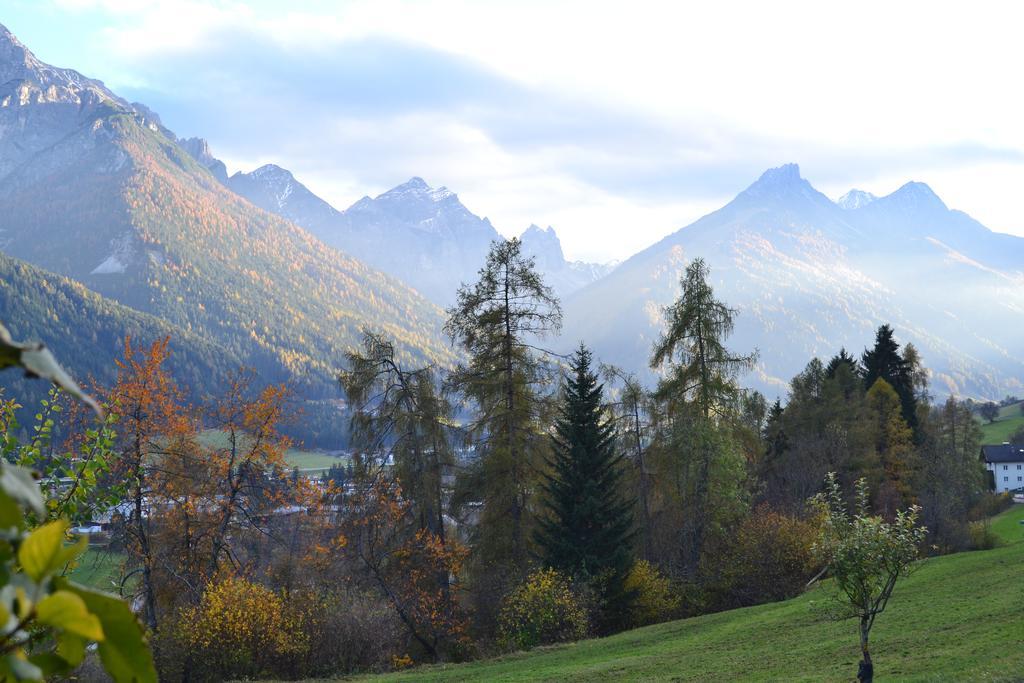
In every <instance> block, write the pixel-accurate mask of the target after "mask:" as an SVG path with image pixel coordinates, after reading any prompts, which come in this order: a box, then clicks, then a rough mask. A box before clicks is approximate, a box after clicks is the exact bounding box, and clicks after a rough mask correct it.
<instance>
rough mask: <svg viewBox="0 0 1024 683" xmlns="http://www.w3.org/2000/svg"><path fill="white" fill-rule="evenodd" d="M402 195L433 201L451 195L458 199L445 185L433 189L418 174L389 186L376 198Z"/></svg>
mask: <svg viewBox="0 0 1024 683" xmlns="http://www.w3.org/2000/svg"><path fill="white" fill-rule="evenodd" d="M403 196H412V197H417V198H424V199H428V200H430V201H434V202H440V201H443V200H445V199H449V198H451V197H455V198H456V200H457V199H458V197H456V195H455V193H454V192H452V191H451V190H449V189H448V188H447V187H444V186H441V187H438V188H436V189H435V188H433V187H431V186H430V185H428V184H427V181H425V180H424V179H423V178H420V177H419V176H413V177H412V178H410V179H409V180H407V181H405V182H404V183H402V184H401V185H398V186H396V187H393V188H391V189H390V190H388V191H387V192H385V193H384V194H382V195H380V197H378V199H381V198H387V199H396V198H400V197H403Z"/></svg>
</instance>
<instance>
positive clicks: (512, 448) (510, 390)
mask: <svg viewBox="0 0 1024 683" xmlns="http://www.w3.org/2000/svg"><path fill="white" fill-rule="evenodd" d="M504 290H505V291H504V294H505V309H504V311H503V313H504V316H505V339H504V340H503V341H504V344H503V345H504V353H505V359H504V360H505V413H506V415H505V431H506V432H507V433H506V435H505V437H506V438H507V439H508V457H509V463H510V466H511V469H512V476H513V479H512V501H513V502H512V510H511V511H510V512H511V513H512V553H513V562H514V563H515V565H516V570H517V571H518V570H519V569H520V566H519V565H520V562H521V561H522V558H523V555H524V552H523V527H522V516H523V501H521V500H520V495H521V488H522V482H521V481H520V477H519V466H520V463H519V462H518V461H517V460H518V458H517V454H516V440H515V435H514V434H513V431H514V428H515V415H514V414H513V413H514V407H515V383H514V377H515V373H514V371H513V368H512V303H511V301H510V296H511V292H510V291H509V272H508V266H505V280H504Z"/></svg>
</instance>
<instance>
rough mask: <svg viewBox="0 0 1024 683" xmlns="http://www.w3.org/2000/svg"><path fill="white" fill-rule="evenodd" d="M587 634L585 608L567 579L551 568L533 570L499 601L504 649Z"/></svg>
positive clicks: (500, 627) (499, 625)
mask: <svg viewBox="0 0 1024 683" xmlns="http://www.w3.org/2000/svg"><path fill="white" fill-rule="evenodd" d="M586 634H587V611H586V609H585V608H584V607H583V605H582V604H581V601H580V600H579V598H578V597H577V596H576V595H575V594H574V593H573V590H572V587H571V586H570V584H569V581H568V580H567V579H566V578H565V577H564V576H562V575H561V574H559V573H558V572H557V571H555V570H554V569H542V570H540V571H537V572H534V573H533V574H531V575H530V576H529V577H527V579H526V581H525V582H523V584H522V585H520V586H519V587H518V588H516V589H515V590H514V591H512V592H511V593H510V594H509V595H508V596H507V597H506V598H505V600H504V601H503V603H502V606H501V612H500V614H499V616H498V638H499V641H500V643H501V645H502V647H505V648H507V649H519V650H528V649H530V648H531V647H534V646H536V645H546V644H549V643H559V642H564V641H567V640H578V639H580V638H582V637H584V636H585V635H586Z"/></svg>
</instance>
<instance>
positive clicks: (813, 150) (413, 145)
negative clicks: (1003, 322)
mask: <svg viewBox="0 0 1024 683" xmlns="http://www.w3.org/2000/svg"><path fill="white" fill-rule="evenodd" d="M56 1H57V2H58V3H59V4H60V5H61V6H62V7H64V8H65V9H68V10H71V11H78V12H94V13H95V12H107V13H109V15H110V21H109V24H108V26H107V28H106V29H105V34H104V35H105V37H106V39H107V49H108V50H109V61H111V62H116V63H117V64H119V65H120V66H119V67H118V69H117V74H118V75H117V77H116V78H114V79H110V80H111V81H112V85H114V86H115V87H116V86H118V85H119V84H123V85H128V86H134V87H139V86H140V85H145V86H149V87H151V88H153V89H155V90H160V89H161V87H166V84H164V83H163V82H162V81H161V80H160V79H161V78H162V76H161V70H160V69H158V68H156V66H155V65H163V66H164V67H166V66H167V65H168V64H170V65H173V64H175V63H176V62H177V60H182V59H185V58H187V57H188V56H189V55H193V54H195V53H197V52H202V51H204V50H209V49H210V47H211V45H214V44H216V42H217V41H218V40H221V39H222V37H223V35H224V34H225V32H231V33H232V34H233V35H235V36H236V37H237V36H245V35H247V36H250V37H251V40H253V41H263V42H264V43H266V44H267V45H273V46H276V47H277V48H278V49H280V50H283V51H284V52H286V53H291V54H302V55H305V56H306V57H310V56H314V57H315V55H317V54H319V53H320V52H323V53H325V54H328V53H331V51H332V50H334V49H335V48H336V47H337V46H338V45H340V44H349V43H351V42H352V41H356V40H363V39H367V38H380V37H384V38H387V39H389V40H391V41H394V42H396V43H400V44H411V45H421V46H426V47H430V48H433V49H434V50H438V51H442V52H443V53H446V54H449V55H456V56H458V57H461V58H463V59H464V60H466V63H467V64H474V65H478V66H480V67H482V68H484V69H485V70H490V71H491V72H493V73H494V74H496V75H500V76H501V77H503V78H505V79H507V80H508V82H509V83H511V84H513V85H514V86H515V87H519V88H521V89H522V92H523V93H526V94H527V95H530V96H531V97H535V98H536V100H537V102H539V103H540V105H541V106H543V105H547V104H549V102H552V101H555V100H554V94H557V98H558V101H560V102H565V103H575V109H573V108H569V109H568V110H566V113H565V116H567V117H569V118H570V119H571V117H572V116H578V117H579V126H580V127H585V126H586V125H588V124H590V123H591V122H590V121H588V120H587V119H588V116H587V112H594V114H595V115H596V116H608V117H609V118H608V122H607V124H606V125H607V130H606V135H607V139H604V140H602V139H600V136H598V135H583V136H580V135H572V134H571V133H572V131H571V128H572V126H571V125H569V124H571V123H572V121H571V120H570V121H569V124H563V123H559V122H556V123H550V122H549V123H547V124H545V125H548V128H545V129H543V130H545V131H551V130H554V131H558V130H563V129H564V130H565V131H566V135H567V136H568V137H569V138H570V139H567V140H566V141H562V142H560V141H559V140H556V139H543V140H541V139H538V141H537V142H536V143H535V144H533V145H529V144H524V143H523V141H522V140H516V141H515V142H512V141H510V140H509V139H508V136H509V135H515V134H525V133H524V132H523V131H525V130H528V128H524V127H523V126H522V125H520V124H521V123H522V122H523V120H526V119H527V117H537V116H538V111H537V110H535V109H532V108H531V106H530V105H536V104H537V102H522V103H520V105H522V108H521V109H520V108H518V106H517V105H516V104H515V103H510V104H509V105H508V109H507V111H506V112H505V113H506V115H507V117H508V118H509V119H515V118H516V117H517V116H518V117H520V118H521V119H522V120H521V121H519V122H515V121H512V123H509V122H497V123H496V122H495V118H494V115H493V112H492V113H489V114H488V116H486V117H484V116H482V115H481V113H480V112H479V111H472V110H471V109H466V108H460V109H452V110H450V111H444V112H432V113H430V114H424V113H423V112H421V111H411V112H407V113H404V114H403V113H401V112H400V113H397V114H396V113H394V112H390V113H389V114H387V115H379V116H377V115H373V114H367V115H365V116H364V117H363V118H362V119H360V118H359V117H357V116H354V115H352V114H351V113H349V114H339V115H338V116H336V117H333V118H331V119H330V120H331V121H333V123H332V124H330V126H329V129H328V130H316V131H310V130H308V129H306V130H296V131H295V135H296V136H299V135H301V134H305V135H306V136H307V137H308V138H309V139H308V140H305V141H304V140H298V139H296V140H295V141H294V142H293V143H291V144H282V145H281V146H278V147H275V148H274V149H273V150H272V153H273V154H274V155H278V156H274V158H272V159H271V158H269V157H264V156H261V154H262V153H253V150H252V149H243V148H242V147H240V146H237V145H235V144H234V143H232V142H230V141H228V140H226V139H225V140H219V139H217V137H216V136H213V135H211V137H212V138H213V139H212V140H211V142H212V144H213V145H214V148H215V150H224V151H225V152H226V153H227V155H228V157H229V161H233V162H235V163H239V164H246V163H248V161H249V160H250V159H253V160H255V159H257V158H258V159H260V160H266V161H270V160H273V161H275V162H277V163H279V164H281V165H283V166H286V167H289V168H292V169H293V170H294V171H295V172H296V174H297V175H299V177H300V179H304V180H306V181H308V184H309V185H311V187H313V188H314V189H315V191H317V192H318V193H321V194H323V195H324V196H325V197H328V198H329V199H331V200H332V201H334V202H336V203H338V204H342V205H344V204H346V203H347V202H349V201H352V200H354V199H356V198H358V197H359V196H361V195H362V194H372V193H375V192H378V191H380V190H383V189H386V185H387V183H397V182H400V181H401V180H404V179H405V177H407V176H409V175H414V174H415V175H423V176H424V177H426V178H427V180H428V181H429V182H431V183H435V184H446V185H449V186H450V187H451V188H452V189H454V190H455V191H457V192H459V194H460V195H461V196H462V197H463V198H464V199H465V200H466V202H467V204H468V205H469V206H470V208H471V209H472V210H474V211H475V212H477V213H480V214H483V215H488V216H490V217H491V218H492V220H494V222H495V224H496V225H497V226H498V227H499V229H502V230H504V231H506V232H509V233H514V232H519V231H520V230H521V229H522V228H523V227H525V225H526V224H528V223H530V222H538V223H551V224H553V225H554V226H555V227H556V229H557V230H558V231H559V233H560V234H561V235H562V236H563V241H564V242H565V245H566V250H567V252H568V253H569V254H570V255H572V256H587V257H589V258H596V257H602V258H608V257H613V256H614V257H623V256H626V255H628V252H629V251H630V250H635V249H636V248H638V247H642V246H644V245H646V244H649V243H650V242H653V241H654V240H655V239H657V238H659V237H661V236H662V235H664V234H665V233H667V232H668V231H670V230H672V229H674V228H677V227H680V225H682V224H684V223H687V222H689V221H691V220H693V219H694V218H696V217H698V215H699V214H700V213H702V212H703V211H705V210H706V209H708V208H712V207H713V206H714V203H715V202H720V201H721V200H722V199H723V198H727V195H726V194H724V193H723V191H722V189H721V188H722V185H723V184H732V185H734V186H733V187H732V190H733V191H739V190H740V189H742V187H743V186H744V185H745V184H746V183H747V182H750V181H752V180H753V179H754V178H755V177H756V172H755V170H754V169H755V168H757V166H769V165H775V164H777V163H782V162H787V161H797V162H800V163H802V164H803V167H804V170H805V173H806V174H807V175H808V176H809V179H810V180H811V181H812V182H813V183H815V184H817V185H819V186H820V187H821V189H823V190H825V191H827V192H829V193H830V194H832V195H837V194H840V193H841V192H842V191H845V189H847V188H848V187H849V186H854V185H856V186H862V187H864V189H869V190H872V191H876V192H878V191H879V190H881V192H882V193H884V192H885V191H886V190H891V189H893V188H894V187H896V186H898V185H900V184H902V182H904V181H905V180H908V179H910V178H911V177H913V178H914V179H917V180H922V181H925V182H928V183H929V184H931V185H932V186H933V187H934V188H935V190H936V191H937V192H938V193H939V195H940V196H941V197H943V199H944V200H945V201H946V202H947V203H948V204H949V205H950V206H953V207H956V208H961V209H963V210H965V211H967V212H968V213H971V214H972V215H974V216H975V217H977V218H978V219H979V220H982V221H983V222H984V223H986V224H987V225H989V226H990V227H992V228H994V229H999V230H1004V231H1010V232H1016V233H1018V234H1024V216H1022V215H1021V213H1020V211H1019V207H1018V205H1017V204H1018V202H1017V199H1016V195H1017V193H1016V189H1017V188H1019V187H1020V186H1021V181H1022V180H1024V165H1022V164H1021V163H1020V161H1019V159H1018V160H1013V154H1014V153H1016V154H1017V155H1018V156H1019V155H1021V154H1024V128H1022V127H1021V126H1020V124H1019V122H1020V120H1021V119H1022V117H1024V93H1022V91H1021V89H1020V88H1019V87H1017V82H1018V80H1019V74H1018V73H1017V71H1018V66H1019V65H1020V64H1021V63H1024V44H1022V43H1021V41H1019V37H1018V35H1017V34H1018V32H1019V26H1020V25H1021V21H1020V19H1021V18H1022V17H1021V16H1020V10H1018V9H1017V7H1016V5H1013V4H979V3H974V4H972V5H965V4H963V3H953V2H927V3H925V2H901V3H892V2H879V1H871V2H863V3H858V4H857V5H856V6H850V5H839V4H835V3H822V2H818V1H800V2H795V1H794V2H776V3H763V2H715V3H698V2H692V3H689V2H686V3H664V2H653V1H649V0H635V1H633V2H629V3H613V4H603V3H593V2H577V1H574V0H573V1H564V2H553V1H551V0H545V1H543V2H542V1H537V0H521V1H519V2H514V3H513V2H509V3H497V2H477V1H468V0H437V1H434V2H402V1H399V0H372V1H364V0H359V1H355V2H347V3H336V2H329V1H326V0H324V1H317V0H307V1H306V2H293V3H288V4H285V3H279V2H273V1H270V0H268V1H266V2H252V3H245V2H241V1H239V0H219V1H214V0H211V1H209V2H204V1H202V0H180V1H178V2H168V1H167V0H160V1H159V2H157V1H155V0H154V1H149V0H145V1H140V0H131V1H129V0H56ZM189 65H190V68H206V69H208V70H209V71H210V72H215V71H216V70H217V69H218V64H217V63H209V64H206V65H205V66H203V65H201V64H197V62H195V61H192V62H189ZM97 75H98V76H100V77H104V76H105V75H104V74H97ZM189 76H192V74H189ZM195 76H196V77H198V76H199V75H198V74H196V75H195ZM227 76H228V77H230V76H231V74H230V73H229V74H227ZM118 79H119V80H118ZM324 87H329V84H325V86H324ZM165 94H166V95H167V96H173V95H174V93H173V92H172V91H170V89H169V90H168V92H167V93H165ZM242 95H244V93H241V94H238V96H242ZM208 96H209V98H210V99H211V100H212V99H214V98H216V97H218V96H224V95H223V94H221V93H217V92H210V93H208ZM310 96H311V97H314V96H316V93H315V92H310ZM545 98H547V99H545ZM188 106H191V107H197V108H198V107H202V106H210V105H209V103H206V105H204V102H203V101H202V100H200V99H195V100H191V101H190V102H189V104H188ZM610 112H611V113H610ZM260 114H261V112H253V116H259V115H260ZM631 117H632V118H631ZM512 124H515V125H512ZM632 124H636V126H637V127H636V128H631V127H630V126H631V125H632ZM268 125H276V126H280V125H283V124H282V122H281V121H273V122H269V124H268ZM324 125H325V126H327V124H326V123H325V124H324ZM510 125H511V126H512V128H511V129H509V126H510ZM559 126H562V127H561V128H559ZM188 132H190V133H200V134H202V132H203V131H201V130H197V131H188ZM617 135H620V136H625V137H624V138H623V140H622V141H621V143H620V144H617V142H618V141H617V140H616V139H615V136H617ZM629 136H634V137H629ZM638 141H639V142H638ZM325 145H334V146H335V147H334V148H333V149H332V150H329V151H331V152H332V154H333V161H332V158H328V155H327V154H326V151H327V150H325ZM315 148H319V150H320V152H321V156H318V155H317V154H315V153H314V152H316V149H315ZM339 159H340V160H341V161H338V160H339ZM355 164H363V166H362V167H356V166H354V165H355ZM716 166H717V167H725V166H729V168H731V169H732V170H731V171H730V172H729V173H726V171H723V170H721V168H719V170H718V171H717V172H719V173H721V174H722V175H723V178H725V180H719V181H716V182H715V183H713V184H709V183H705V182H703V181H701V180H700V171H701V169H703V168H705V167H707V168H708V169H713V168H714V167H716ZM616 171H617V172H618V175H616ZM709 173H710V171H709ZM730 174H731V175H730ZM659 175H662V176H664V178H665V180H664V184H665V187H664V188H661V189H659V190H658V191H657V192H653V191H652V192H647V193H645V192H643V191H641V189H638V186H640V187H642V186H643V185H644V184H656V183H654V180H653V179H657V178H658V177H659ZM627 176H633V177H635V179H636V180H635V182H633V183H631V182H630V181H629V178H628V177H627ZM676 187H678V190H676V189H675V188H676ZM687 190H690V191H689V192H688V191H687ZM675 192H678V194H674V193H675Z"/></svg>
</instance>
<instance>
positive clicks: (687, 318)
mask: <svg viewBox="0 0 1024 683" xmlns="http://www.w3.org/2000/svg"><path fill="white" fill-rule="evenodd" d="M709 277H710V269H709V268H708V266H707V264H706V263H705V262H704V260H703V259H695V260H694V261H693V262H692V263H690V265H688V266H687V267H686V272H685V274H684V275H683V276H682V278H681V280H680V286H681V289H682V292H681V293H680V296H679V298H678V299H677V300H676V301H675V303H673V304H672V305H671V306H668V307H666V308H665V318H666V323H667V329H666V330H665V331H664V332H663V333H662V335H661V337H660V338H659V339H658V341H657V342H656V343H655V345H654V352H653V354H652V356H651V363H650V365H651V368H652V369H660V368H664V370H665V376H664V377H663V378H662V380H661V381H660V382H659V383H658V390H657V392H656V393H655V398H656V399H657V400H659V401H661V402H663V404H664V411H665V414H666V415H667V418H668V419H667V420H665V422H664V424H663V428H662V433H661V435H660V436H659V441H660V443H659V447H660V450H661V452H662V453H663V454H664V455H665V456H666V457H665V462H666V464H667V465H668V467H669V468H670V469H669V472H668V473H667V476H666V477H665V479H666V480H670V481H672V482H673V485H674V488H675V490H674V491H673V492H672V496H673V497H675V498H676V499H677V500H678V501H680V502H681V503H682V505H681V506H680V507H679V509H678V510H676V511H675V512H678V513H679V516H680V519H681V524H682V529H681V533H679V534H678V538H679V539H680V541H681V544H680V553H679V557H678V562H677V563H678V566H679V569H680V570H681V573H682V574H684V575H686V576H687V577H689V578H692V577H693V576H694V575H695V574H696V571H697V568H698V564H699V560H700V553H701V552H702V550H703V548H704V543H705V540H706V536H707V534H708V531H709V529H713V528H715V527H718V528H724V526H725V525H726V524H727V523H728V521H727V519H728V518H730V517H732V516H733V513H734V512H736V511H737V510H738V509H739V505H738V501H740V500H741V499H742V497H743V496H742V494H741V493H739V492H738V491H736V490H733V489H732V487H734V486H738V485H740V480H741V477H742V475H740V474H739V471H740V470H741V469H743V468H745V463H743V462H742V461H741V459H742V456H741V455H740V454H739V453H738V452H736V449H735V448H734V446H733V444H731V443H730V439H729V438H728V434H727V433H726V431H727V430H722V429H720V428H719V422H720V420H722V418H727V417H733V414H734V413H735V406H736V404H737V399H738V397H739V395H740V390H739V386H738V384H737V381H736V380H737V376H738V375H739V373H740V372H741V371H743V370H748V369H750V368H751V367H752V366H753V364H754V362H755V360H756V353H755V354H750V355H745V356H740V355H736V354H734V353H733V352H731V351H730V350H729V349H728V348H727V347H726V346H725V342H726V339H727V338H728V337H729V335H730V334H732V330H733V324H734V320H735V317H736V311H735V310H734V309H732V308H729V307H728V306H727V305H726V304H725V303H723V302H722V301H719V300H718V299H716V298H715V293H714V290H713V288H712V286H711V283H710V282H709ZM727 472H729V474H726V473H727ZM713 483H714V484H715V485H713Z"/></svg>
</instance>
